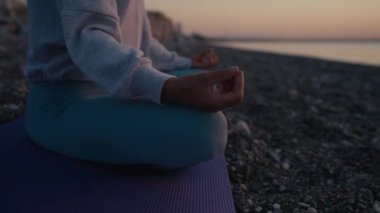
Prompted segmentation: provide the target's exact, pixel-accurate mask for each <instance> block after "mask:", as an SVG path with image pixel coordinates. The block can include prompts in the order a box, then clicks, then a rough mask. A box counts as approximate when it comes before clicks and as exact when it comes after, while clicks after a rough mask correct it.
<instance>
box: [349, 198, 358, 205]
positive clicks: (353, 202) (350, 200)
mask: <svg viewBox="0 0 380 213" xmlns="http://www.w3.org/2000/svg"><path fill="white" fill-rule="evenodd" d="M348 203H349V204H355V203H356V202H355V200H354V199H352V198H351V199H349V200H348Z"/></svg>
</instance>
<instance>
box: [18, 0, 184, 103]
mask: <svg viewBox="0 0 380 213" xmlns="http://www.w3.org/2000/svg"><path fill="white" fill-rule="evenodd" d="M28 10H29V11H28V14H29V17H28V21H29V23H28V26H29V43H28V45H29V47H28V55H27V57H28V58H27V66H26V69H25V72H24V74H25V76H26V77H27V78H28V79H29V80H31V81H49V82H55V81H64V80H76V81H92V82H94V83H95V84H97V85H99V86H100V87H101V88H103V89H104V90H105V91H106V92H107V93H109V94H110V95H112V96H115V97H118V98H123V99H131V98H134V97H143V98H145V99H148V100H151V101H153V102H155V103H158V104H161V92H162V88H163V85H164V83H165V81H166V80H167V79H169V78H173V77H174V76H173V75H170V74H169V73H168V72H169V71H171V70H175V69H182V68H189V67H190V66H191V60H190V59H189V58H184V57H180V56H178V55H177V54H176V53H175V52H171V51H168V50H167V49H165V47H163V46H162V45H161V44H160V43H159V42H158V41H157V40H156V39H154V38H153V37H152V33H151V30H150V24H149V20H148V18H147V14H146V12H145V6H144V1H143V0H28Z"/></svg>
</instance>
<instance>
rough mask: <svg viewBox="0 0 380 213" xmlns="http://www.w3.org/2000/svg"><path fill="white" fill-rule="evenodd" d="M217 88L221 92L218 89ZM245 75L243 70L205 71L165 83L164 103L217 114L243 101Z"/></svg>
mask: <svg viewBox="0 0 380 213" xmlns="http://www.w3.org/2000/svg"><path fill="white" fill-rule="evenodd" d="M215 85H218V86H219V87H221V88H220V90H219V91H218V90H216V89H215ZM243 97H244V74H243V72H242V71H240V70H224V71H214V72H205V73H201V74H198V75H192V76H186V77H182V78H171V79H169V80H167V81H166V82H165V85H164V88H163V91H162V96H161V98H162V102H163V103H173V104H182V105H186V106H191V107H195V108H197V109H201V110H205V111H210V112H217V111H219V110H222V109H224V108H226V107H230V106H234V105H237V104H240V103H242V102H243Z"/></svg>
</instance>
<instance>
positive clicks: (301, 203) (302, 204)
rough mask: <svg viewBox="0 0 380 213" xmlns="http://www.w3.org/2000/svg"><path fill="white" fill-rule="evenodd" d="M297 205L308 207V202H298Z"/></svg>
mask: <svg viewBox="0 0 380 213" xmlns="http://www.w3.org/2000/svg"><path fill="white" fill-rule="evenodd" d="M298 205H300V206H302V207H307V208H308V207H310V205H309V204H307V203H303V202H298Z"/></svg>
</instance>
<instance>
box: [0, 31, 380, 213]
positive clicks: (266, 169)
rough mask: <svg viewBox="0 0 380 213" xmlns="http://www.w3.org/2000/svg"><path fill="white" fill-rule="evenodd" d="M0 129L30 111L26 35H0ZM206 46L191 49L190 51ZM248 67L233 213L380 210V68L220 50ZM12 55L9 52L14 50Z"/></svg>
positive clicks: (234, 145)
mask: <svg viewBox="0 0 380 213" xmlns="http://www.w3.org/2000/svg"><path fill="white" fill-rule="evenodd" d="M0 46H1V47H4V48H0V56H1V57H0V97H1V98H0V109H1V110H0V124H1V123H4V122H8V121H11V120H13V119H15V118H17V117H18V116H20V115H22V114H23V113H24V112H25V102H26V100H25V98H26V96H27V93H28V86H27V81H26V80H25V79H24V78H23V75H22V74H21V73H22V69H23V66H24V63H25V59H24V57H23V55H24V54H25V47H26V41H25V38H24V37H23V36H18V37H12V38H7V37H2V38H1V39H0ZM207 46H209V44H207V43H185V44H182V45H178V47H177V50H178V52H179V53H182V54H184V55H188V56H189V55H191V54H193V53H195V52H197V51H199V50H200V49H202V48H205V47H207ZM214 48H215V50H216V52H217V53H218V54H219V56H220V61H221V64H220V66H219V67H220V68H222V67H228V66H231V65H238V66H239V67H240V68H241V69H243V70H244V71H245V78H246V79H245V80H246V90H245V94H246V95H245V100H244V103H243V104H241V105H239V106H236V107H232V108H228V109H225V110H223V112H224V113H225V115H226V117H227V118H228V125H229V143H228V145H227V149H226V159H227V162H228V170H229V175H230V181H231V185H232V191H233V195H234V200H235V205H236V208H237V212H255V211H256V212H266V211H273V212H280V211H283V212H290V211H293V212H305V211H309V212H316V211H317V210H318V211H320V212H355V211H359V212H363V211H371V210H372V211H374V208H375V206H377V205H379V206H380V167H379V166H378V165H380V157H379V156H380V99H379V98H378V97H380V72H379V71H380V67H372V66H363V65H357V64H348V63H342V62H334V61H327V60H320V59H315V58H309V57H300V56H297V57H294V56H287V55H282V54H273V53H263V52H256V51H248V50H238V49H232V48H226V47H218V46H214ZM9 50H11V51H9Z"/></svg>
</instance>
